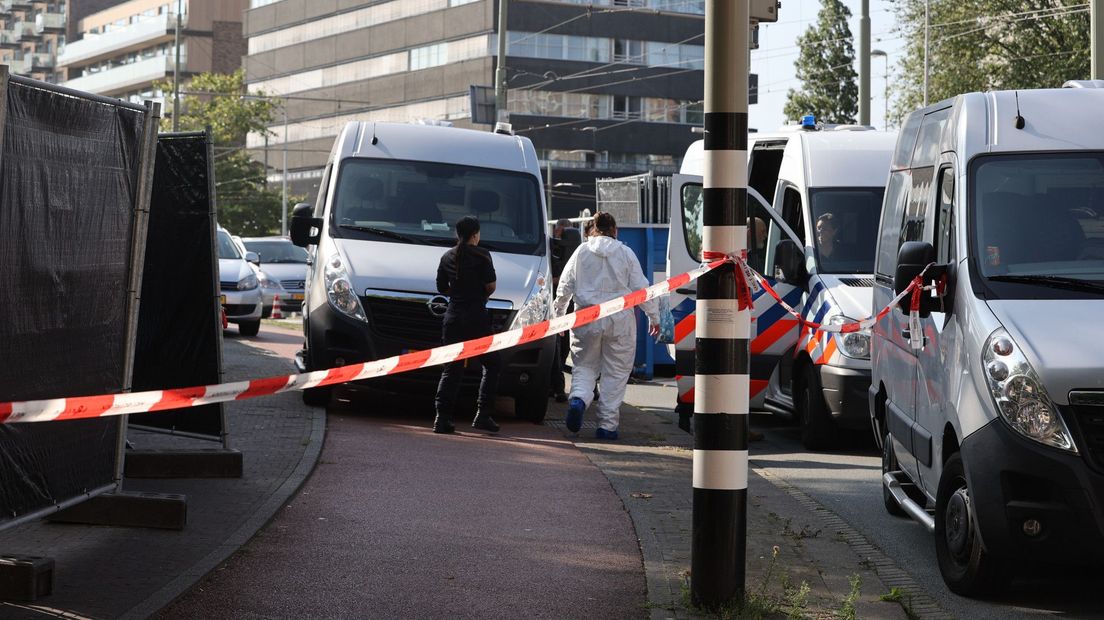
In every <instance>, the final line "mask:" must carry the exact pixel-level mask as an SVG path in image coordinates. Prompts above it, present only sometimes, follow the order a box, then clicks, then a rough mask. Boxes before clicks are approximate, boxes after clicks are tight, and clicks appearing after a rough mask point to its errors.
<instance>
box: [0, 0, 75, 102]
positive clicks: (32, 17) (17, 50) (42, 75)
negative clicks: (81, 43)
mask: <svg viewBox="0 0 1104 620" xmlns="http://www.w3.org/2000/svg"><path fill="white" fill-rule="evenodd" d="M65 13H66V6H65V0H58V1H52V2H45V1H37V2H36V1H33V0H22V1H20V0H0V23H2V24H3V25H2V26H0V64H5V65H8V67H9V70H10V71H11V72H12V73H14V74H16V75H24V76H27V77H33V78H35V79H38V80H45V81H47V82H57V81H58V78H57V69H56V62H55V59H56V56H57V52H58V50H59V49H60V48H61V47H63V46H64V45H65V19H66V17H65Z"/></svg>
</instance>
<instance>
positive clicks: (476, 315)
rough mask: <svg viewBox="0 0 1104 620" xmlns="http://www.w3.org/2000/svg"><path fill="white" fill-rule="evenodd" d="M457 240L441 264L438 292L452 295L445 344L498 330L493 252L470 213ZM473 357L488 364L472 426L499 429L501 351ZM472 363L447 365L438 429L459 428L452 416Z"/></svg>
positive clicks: (435, 427) (435, 425)
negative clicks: (482, 243) (494, 412)
mask: <svg viewBox="0 0 1104 620" xmlns="http://www.w3.org/2000/svg"><path fill="white" fill-rule="evenodd" d="M456 238H457V243H456V246H455V247H453V248H452V249H450V250H449V251H448V252H445V254H444V256H442V257H441V263H440V264H439V265H438V266H437V291H438V292H440V293H441V294H442V295H448V297H449V303H448V309H447V310H446V311H445V320H444V325H443V327H442V338H443V340H444V343H445V344H454V343H457V342H463V341H465V340H472V339H475V338H482V337H484V336H490V335H491V334H492V333H493V330H492V329H491V314H490V312H488V311H487V299H488V298H489V297H490V296H491V293H494V291H495V270H494V262H493V261H492V260H491V253H490V252H488V251H487V250H485V249H483V248H481V247H479V220H477V219H475V218H474V217H471V216H470V215H469V216H465V217H462V218H460V220H459V221H457V222H456ZM471 359H472V360H478V361H479V363H480V364H481V365H482V366H483V378H482V380H481V381H480V382H479V400H478V405H477V409H476V412H475V419H474V420H473V421H472V428H476V429H479V430H484V431H488V432H491V433H497V432H498V424H497V423H495V421H494V420H493V419H492V418H491V414H490V411H491V409H492V408H493V406H494V395H495V391H496V390H497V388H498V374H499V370H500V369H501V360H500V357H499V354H498V352H497V351H493V352H490V353H484V354H483V355H481V356H479V357H477V358H471ZM466 365H467V360H459V361H455V362H449V363H448V364H445V365H444V368H443V369H442V370H441V382H440V383H439V384H438V385H437V398H436V407H437V418H436V419H435V420H433V432H434V433H453V432H455V431H456V427H455V426H454V425H453V423H452V416H453V412H454V409H455V406H456V395H457V393H458V392H459V391H460V381H461V379H463V377H464V368H465V366H466Z"/></svg>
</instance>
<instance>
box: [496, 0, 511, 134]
mask: <svg viewBox="0 0 1104 620" xmlns="http://www.w3.org/2000/svg"><path fill="white" fill-rule="evenodd" d="M508 4H509V0H498V67H496V68H495V120H498V121H505V120H506V119H507V118H508V116H509V115H508V113H507V112H506V6H507V5H508Z"/></svg>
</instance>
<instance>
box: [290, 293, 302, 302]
mask: <svg viewBox="0 0 1104 620" xmlns="http://www.w3.org/2000/svg"><path fill="white" fill-rule="evenodd" d="M291 298H292V300H294V301H303V294H302V293H292V294H291Z"/></svg>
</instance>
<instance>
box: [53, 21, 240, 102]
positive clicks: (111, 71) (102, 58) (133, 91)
mask: <svg viewBox="0 0 1104 620" xmlns="http://www.w3.org/2000/svg"><path fill="white" fill-rule="evenodd" d="M78 1H79V0H78ZM247 6H248V0H179V1H178V0H128V1H126V2H119V3H116V4H114V5H113V6H108V7H107V8H103V9H101V10H98V11H96V12H93V13H89V14H85V15H81V16H80V18H79V19H77V20H73V23H72V24H71V28H70V32H71V33H70V41H69V42H68V43H67V44H66V45H65V47H64V48H63V49H62V50H61V52H60V53H59V54H58V59H57V65H58V69H59V71H60V72H62V73H63V76H64V80H65V81H64V84H65V85H66V86H69V87H72V88H76V89H78V90H83V91H87V92H92V93H97V94H101V95H107V96H111V97H118V98H121V99H131V100H134V101H140V100H142V99H162V98H163V97H164V94H163V93H161V92H158V91H157V90H156V89H155V88H154V84H155V83H157V82H159V81H163V80H171V79H172V76H173V71H174V68H175V63H176V27H177V11H178V10H179V14H180V72H179V75H180V79H181V81H182V82H183V81H185V80H186V79H187V78H188V77H189V76H191V75H195V74H197V73H203V72H207V71H214V72H218V73H230V72H233V71H235V70H237V69H238V68H239V67H241V57H242V55H243V54H244V52H245V40H244V39H243V37H242V31H241V19H242V12H243V11H244V10H245V8H246V7H247ZM169 112H171V110H168V109H166V113H169Z"/></svg>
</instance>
